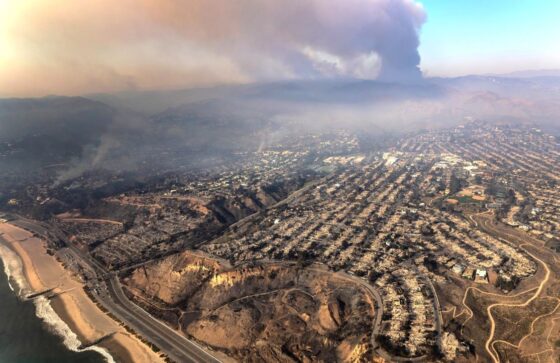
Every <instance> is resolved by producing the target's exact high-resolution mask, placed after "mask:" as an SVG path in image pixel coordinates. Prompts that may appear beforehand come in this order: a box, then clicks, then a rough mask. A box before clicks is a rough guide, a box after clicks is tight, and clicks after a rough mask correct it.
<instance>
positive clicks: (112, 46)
mask: <svg viewBox="0 0 560 363" xmlns="http://www.w3.org/2000/svg"><path fill="white" fill-rule="evenodd" d="M7 6H8V7H9V9H5V10H6V11H8V12H9V13H10V16H9V17H6V19H0V20H5V21H3V22H0V23H2V25H0V30H1V31H2V32H0V34H2V35H3V38H4V39H3V41H4V43H5V44H7V45H8V46H9V50H10V52H5V53H4V54H3V55H1V56H0V64H2V68H3V72H1V73H0V84H2V85H5V87H6V89H0V94H1V93H10V92H11V93H14V92H16V93H20V94H29V93H42V94H45V93H58V94H69V93H84V92H97V91H115V90H122V89H135V88H154V89H161V88H169V87H174V88H178V87H190V86H198V85H203V84H216V83H229V82H253V81H266V80H277V79H300V78H312V79H317V78H325V77H354V78H362V79H379V78H380V79H383V80H389V81H395V80H396V81H409V80H415V79H418V78H420V71H419V69H418V64H419V61H420V57H419V54H418V50H417V48H418V44H419V40H418V32H419V30H420V28H421V26H422V24H423V22H424V21H425V12H424V9H423V7H422V6H421V5H420V4H419V3H418V2H416V1H414V0H344V1H340V0H304V1H302V0H282V1H277V0H239V1H227V0H119V1H109V0H97V1H71V0H62V1H59V2H57V5H56V6H53V4H52V2H51V1H48V0H22V1H17V2H15V1H14V2H10V4H9V5H7Z"/></svg>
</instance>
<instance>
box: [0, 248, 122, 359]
mask: <svg viewBox="0 0 560 363" xmlns="http://www.w3.org/2000/svg"><path fill="white" fill-rule="evenodd" d="M25 287H26V281H25V280H24V278H23V273H22V271H21V261H19V257H18V256H17V255H16V254H15V253H14V252H13V251H11V250H10V249H8V248H7V247H6V246H4V245H2V244H1V243H0V363H66V362H68V363H81V362H84V363H103V362H112V361H113V359H112V357H111V356H110V355H109V354H108V353H107V352H106V351H105V350H103V349H101V348H98V347H91V348H88V349H87V350H82V351H79V350H78V347H79V345H80V342H79V340H78V338H77V337H76V335H75V334H74V333H73V332H72V331H71V330H70V329H69V328H68V326H67V325H66V324H65V323H64V322H63V321H62V320H61V319H60V318H59V317H58V316H57V315H56V314H55V312H54V311H53V309H52V307H51V306H50V303H49V300H48V299H46V298H44V297H40V298H38V299H35V300H33V301H29V300H25V299H22V298H21V297H20V296H23V295H24V294H25V293H26V291H25Z"/></svg>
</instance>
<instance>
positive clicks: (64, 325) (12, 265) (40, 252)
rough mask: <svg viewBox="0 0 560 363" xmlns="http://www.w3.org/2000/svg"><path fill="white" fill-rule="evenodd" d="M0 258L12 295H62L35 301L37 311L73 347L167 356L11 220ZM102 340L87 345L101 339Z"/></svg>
mask: <svg viewBox="0 0 560 363" xmlns="http://www.w3.org/2000/svg"><path fill="white" fill-rule="evenodd" d="M0 258H1V259H2V260H3V262H4V270H5V271H4V272H5V273H6V275H7V276H8V283H9V285H10V288H11V289H12V291H14V293H15V294H16V295H17V296H18V297H20V298H23V297H24V296H25V295H27V294H29V293H34V292H39V291H43V290H46V289H51V288H54V289H55V292H58V293H60V294H59V295H58V296H56V297H54V298H52V299H47V298H46V297H44V296H39V297H37V298H35V299H34V301H33V302H34V304H35V307H36V309H35V310H36V315H37V317H39V318H40V319H41V320H42V321H43V322H44V323H46V324H47V325H48V326H49V328H50V329H52V330H53V331H54V332H55V333H56V334H57V335H59V336H60V337H62V339H63V341H64V345H65V346H66V347H67V348H68V349H69V350H72V351H78V352H80V351H85V350H89V351H96V352H97V353H99V354H100V355H101V356H102V357H103V358H104V359H105V360H106V361H107V362H110V363H113V362H154V363H156V362H157V363H160V362H163V361H164V359H163V358H162V357H161V356H160V355H159V354H158V353H155V352H154V351H153V350H152V349H151V348H150V347H148V346H147V345H146V344H144V343H143V342H142V341H140V340H139V339H138V338H137V337H135V336H133V335H131V334H130V333H128V332H127V331H126V329H125V328H124V327H123V326H122V324H121V323H120V322H117V321H115V320H113V318H111V317H110V316H108V314H107V313H105V312H103V311H102V310H101V309H100V308H99V307H98V306H97V304H96V302H94V301H93V300H91V299H90V297H89V296H88V295H87V294H86V292H85V290H84V284H83V283H82V282H81V281H80V280H79V279H78V278H77V276H76V275H75V274H73V273H72V272H71V271H69V270H67V269H65V268H64V267H63V266H62V264H61V263H60V262H59V261H58V260H57V259H56V257H55V256H52V255H49V254H48V253H47V249H46V242H45V241H43V240H41V239H39V238H37V237H34V236H33V234H32V233H30V232H28V231H25V230H23V229H21V228H19V227H16V226H14V225H11V224H9V223H1V224H0ZM103 337H107V338H106V339H103V341H102V342H100V343H98V344H95V345H92V346H88V347H86V348H80V347H81V345H82V344H85V345H88V344H90V343H91V342H94V341H96V340H98V339H100V338H103Z"/></svg>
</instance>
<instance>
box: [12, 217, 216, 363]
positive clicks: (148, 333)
mask: <svg viewBox="0 0 560 363" xmlns="http://www.w3.org/2000/svg"><path fill="white" fill-rule="evenodd" d="M10 223H12V224H14V225H16V226H18V227H20V228H24V229H26V230H28V231H30V232H33V233H36V234H39V235H41V236H42V237H43V238H48V230H47V228H45V227H44V226H42V225H41V224H38V223H37V222H34V221H30V220H27V219H23V218H20V219H18V220H15V221H10ZM68 247H69V249H70V251H71V252H72V253H73V254H74V255H75V256H76V257H77V258H78V259H80V260H81V261H82V262H84V263H85V264H86V265H88V266H89V267H90V268H91V269H92V270H93V271H95V273H96V274H97V275H98V276H101V277H108V278H106V279H100V280H99V283H98V286H97V287H98V289H93V290H91V292H92V294H93V295H94V297H95V299H96V300H97V301H98V302H99V303H101V305H103V306H104V307H105V308H106V309H107V310H108V311H109V312H111V313H112V314H113V315H114V316H116V317H117V318H118V319H119V320H120V321H122V322H123V323H125V324H126V325H127V326H129V327H130V328H132V329H133V330H134V331H135V332H136V333H138V334H139V335H140V336H142V337H143V338H144V339H146V340H147V341H149V342H150V343H152V344H154V345H155V346H157V347H158V348H159V349H160V350H161V351H162V352H163V353H165V354H166V355H167V356H168V357H169V358H170V359H172V360H174V361H176V362H181V363H183V362H185V363H196V362H220V360H219V359H218V358H216V357H214V356H213V355H212V354H210V353H209V352H207V351H206V350H205V349H203V348H202V347H201V346H199V345H198V344H196V343H195V342H193V341H191V340H189V339H187V338H186V337H185V336H184V335H182V334H181V333H180V332H178V331H176V330H173V329H172V328H170V327H169V326H167V325H166V324H164V323H163V322H161V321H159V320H157V319H155V318H154V317H152V316H151V315H150V314H149V313H148V312H146V311H145V310H144V309H142V308H140V307H139V306H138V305H136V304H134V303H133V302H132V301H130V300H129V299H128V298H127V297H126V295H125V294H124V292H123V290H122V288H121V285H120V282H119V280H118V278H117V276H116V275H114V274H112V273H111V272H109V271H107V270H106V269H105V268H104V267H103V266H102V265H101V264H100V263H99V262H98V261H96V260H94V259H93V258H91V257H90V256H89V255H87V254H86V253H85V252H83V251H81V250H79V249H78V248H76V247H75V246H73V245H71V244H68ZM96 290H97V291H96Z"/></svg>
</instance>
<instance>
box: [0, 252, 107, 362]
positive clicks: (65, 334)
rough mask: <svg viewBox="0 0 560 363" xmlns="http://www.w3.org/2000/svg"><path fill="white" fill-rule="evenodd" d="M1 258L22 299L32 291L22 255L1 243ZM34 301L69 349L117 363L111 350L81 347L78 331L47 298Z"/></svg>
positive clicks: (10, 282) (7, 274)
mask: <svg viewBox="0 0 560 363" xmlns="http://www.w3.org/2000/svg"><path fill="white" fill-rule="evenodd" d="M0 259H2V261H3V264H4V273H5V274H6V277H7V278H8V284H9V286H10V289H12V291H14V292H15V293H16V294H17V296H18V297H19V298H20V299H23V298H24V297H25V295H27V294H28V293H30V292H31V289H30V288H29V285H28V283H27V280H26V279H25V274H24V272H23V264H22V262H21V259H20V257H19V256H18V255H17V254H16V253H15V252H14V251H12V250H11V249H10V248H8V247H6V246H4V245H3V244H2V243H0ZM14 285H15V286H14ZM33 303H34V304H35V314H36V315H37V317H38V318H39V319H41V320H42V321H43V322H45V324H47V326H48V327H49V329H50V330H51V331H53V332H54V333H55V334H57V335H58V336H60V337H62V339H63V342H64V345H65V346H66V347H67V348H68V349H69V350H71V351H74V352H83V351H86V350H87V351H94V352H97V353H99V354H100V355H101V356H103V358H105V360H106V361H107V362H108V363H115V360H114V359H113V357H112V356H111V355H110V354H109V352H108V351H107V350H105V349H103V348H101V347H97V346H95V345H94V346H91V347H87V348H80V346H81V345H82V342H80V339H79V338H78V336H77V335H76V333H74V332H73V331H72V329H70V327H69V326H68V324H66V323H65V322H64V321H63V320H62V319H61V318H60V317H59V316H58V315H57V314H56V312H55V311H54V309H53V308H52V306H51V304H50V301H49V300H48V299H47V298H45V297H44V296H39V297H38V298H36V299H35V300H34V301H33Z"/></svg>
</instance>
